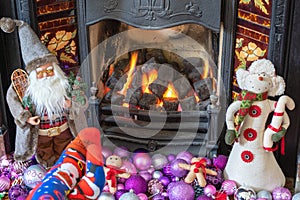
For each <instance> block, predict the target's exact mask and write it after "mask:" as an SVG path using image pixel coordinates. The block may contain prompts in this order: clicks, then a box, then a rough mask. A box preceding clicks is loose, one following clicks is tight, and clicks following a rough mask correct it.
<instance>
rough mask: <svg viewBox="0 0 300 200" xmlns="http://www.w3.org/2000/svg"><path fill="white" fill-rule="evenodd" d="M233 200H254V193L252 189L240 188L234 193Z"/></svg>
mask: <svg viewBox="0 0 300 200" xmlns="http://www.w3.org/2000/svg"><path fill="white" fill-rule="evenodd" d="M234 199H235V200H255V199H256V193H255V191H254V190H253V189H252V188H249V187H245V186H240V187H239V188H238V189H237V190H236V191H235V193H234Z"/></svg>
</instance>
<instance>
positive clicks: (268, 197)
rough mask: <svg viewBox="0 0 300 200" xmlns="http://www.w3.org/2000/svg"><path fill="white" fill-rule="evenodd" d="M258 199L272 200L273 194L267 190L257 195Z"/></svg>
mask: <svg viewBox="0 0 300 200" xmlns="http://www.w3.org/2000/svg"><path fill="white" fill-rule="evenodd" d="M256 196H257V198H262V199H265V200H272V194H271V192H269V191H267V190H261V191H259V192H258V193H257V194H256Z"/></svg>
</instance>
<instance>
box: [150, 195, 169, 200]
mask: <svg viewBox="0 0 300 200" xmlns="http://www.w3.org/2000/svg"><path fill="white" fill-rule="evenodd" d="M165 199H166V198H165V197H164V196H163V195H161V194H157V195H155V196H154V197H153V198H152V200H165Z"/></svg>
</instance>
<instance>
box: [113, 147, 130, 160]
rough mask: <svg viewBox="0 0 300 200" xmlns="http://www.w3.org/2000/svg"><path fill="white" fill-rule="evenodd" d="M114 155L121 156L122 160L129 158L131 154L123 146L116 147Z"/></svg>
mask: <svg viewBox="0 0 300 200" xmlns="http://www.w3.org/2000/svg"><path fill="white" fill-rule="evenodd" d="M114 154H115V155H117V156H120V157H121V158H129V157H130V152H129V150H128V148H127V147H124V146H121V147H116V148H115V150H114Z"/></svg>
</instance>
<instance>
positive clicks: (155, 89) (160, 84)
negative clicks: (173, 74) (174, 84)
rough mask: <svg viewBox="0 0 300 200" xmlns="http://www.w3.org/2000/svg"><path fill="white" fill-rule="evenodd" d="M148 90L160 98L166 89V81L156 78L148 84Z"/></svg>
mask: <svg viewBox="0 0 300 200" xmlns="http://www.w3.org/2000/svg"><path fill="white" fill-rule="evenodd" d="M148 88H149V90H150V91H151V92H152V93H153V94H155V95H156V96H158V97H159V98H160V99H161V98H162V97H163V95H164V93H165V92H166V91H167V89H168V82H166V81H162V80H158V79H156V80H155V81H153V82H152V83H151V84H150V85H149V86H148Z"/></svg>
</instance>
